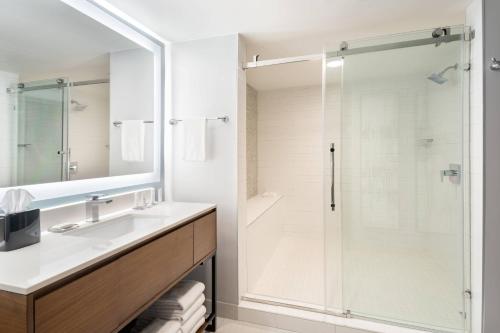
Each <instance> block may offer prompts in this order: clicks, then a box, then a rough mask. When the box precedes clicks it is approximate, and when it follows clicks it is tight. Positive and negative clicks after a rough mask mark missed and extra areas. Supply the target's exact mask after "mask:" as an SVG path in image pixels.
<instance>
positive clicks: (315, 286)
mask: <svg viewBox="0 0 500 333" xmlns="http://www.w3.org/2000/svg"><path fill="white" fill-rule="evenodd" d="M266 267H267V269H266V270H265V271H264V273H263V274H262V276H261V277H260V279H259V280H258V281H257V283H255V288H254V289H253V290H250V293H251V294H256V295H262V296H270V297H274V298H278V299H283V300H290V301H295V302H301V303H305V304H310V305H313V306H314V305H318V306H320V305H322V304H324V297H325V296H324V272H323V246H322V238H321V237H320V236H319V237H301V236H293V235H287V236H284V237H283V238H282V239H281V240H280V242H279V244H278V246H277V247H276V251H275V252H274V254H273V255H272V257H271V259H270V260H269V263H268V265H267V266H266Z"/></svg>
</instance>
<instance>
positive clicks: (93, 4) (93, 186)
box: [0, 0, 168, 206]
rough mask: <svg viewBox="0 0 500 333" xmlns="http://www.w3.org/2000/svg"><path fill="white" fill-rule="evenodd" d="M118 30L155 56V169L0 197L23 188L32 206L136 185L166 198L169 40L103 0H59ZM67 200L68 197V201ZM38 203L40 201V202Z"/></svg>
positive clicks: (29, 187)
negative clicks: (166, 93)
mask: <svg viewBox="0 0 500 333" xmlns="http://www.w3.org/2000/svg"><path fill="white" fill-rule="evenodd" d="M58 1H60V2H62V3H64V4H66V5H68V6H70V7H72V8H73V9H75V10H77V11H79V12H80V13H81V14H82V15H86V16H88V17H89V18H91V19H94V20H95V21H97V22H98V23H100V24H102V25H104V26H106V27H108V28H109V29H111V30H113V31H115V32H116V33H118V34H120V35H122V36H124V37H125V38H128V39H130V40H132V41H133V42H135V43H136V44H138V45H140V46H142V47H144V48H145V49H147V50H149V51H151V52H152V53H153V57H154V60H153V61H154V103H153V106H154V158H153V172H148V173H140V174H132V175H124V176H111V177H102V178H89V179H82V180H73V181H63V182H54V183H44V184H34V185H25V186H17V187H4V188H0V198H1V197H3V195H4V193H5V192H6V191H7V190H9V189H12V188H23V189H26V190H28V191H29V192H31V193H32V194H33V196H34V197H35V200H36V201H35V202H34V203H33V205H35V206H38V205H41V206H46V205H47V204H48V203H49V202H51V203H52V204H60V203H62V202H65V201H73V200H75V199H78V198H80V199H81V197H82V196H83V195H86V194H88V193H92V192H97V191H98V192H103V193H107V192H116V191H117V190H120V189H122V190H124V191H125V190H130V189H133V188H144V187H155V188H160V189H161V191H162V194H163V198H165V193H164V181H165V167H164V164H165V161H164V155H165V154H164V151H165V150H164V147H165V143H164V138H165V135H164V133H165V125H164V124H165V66H166V57H165V49H166V46H168V44H167V42H166V41H164V40H162V39H161V38H160V37H158V36H157V35H155V34H154V33H152V32H151V31H149V30H148V29H146V28H145V27H143V26H142V25H141V24H139V23H138V22H136V21H134V20H133V19H131V18H130V17H128V16H127V15H125V14H124V13H123V12H121V11H119V10H117V9H116V8H115V7H113V6H111V5H110V4H109V3H107V2H106V1H103V0H58ZM65 199H66V200H65ZM37 202H39V204H37Z"/></svg>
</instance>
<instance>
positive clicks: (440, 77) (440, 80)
mask: <svg viewBox="0 0 500 333" xmlns="http://www.w3.org/2000/svg"><path fill="white" fill-rule="evenodd" d="M457 68H458V64H455V65H453V66H448V67H446V68H445V69H443V70H442V71H441V72H439V73H432V74H431V75H429V76H428V77H427V78H428V79H429V80H431V81H432V82H434V83H437V84H444V83H446V82H448V79H447V78H445V77H444V74H445V73H446V72H447V71H449V70H450V69H454V70H456V69H457Z"/></svg>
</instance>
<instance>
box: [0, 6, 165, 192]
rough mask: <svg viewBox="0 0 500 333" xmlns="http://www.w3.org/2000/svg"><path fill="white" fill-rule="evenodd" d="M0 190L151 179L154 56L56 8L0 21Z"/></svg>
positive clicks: (0, 15)
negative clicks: (111, 179) (127, 178)
mask: <svg viewBox="0 0 500 333" xmlns="http://www.w3.org/2000/svg"><path fill="white" fill-rule="evenodd" d="M0 41H1V42H0V147H1V151H2V158H1V159H0V187H10V186H20V185H31V184H41V183H52V182H61V181H69V180H81V179H89V178H99V177H109V176H121V175H130V174H138V173H148V172H152V171H153V169H154V165H153V163H154V128H155V127H154V126H153V125H154V122H155V117H154V116H155V112H154V54H153V53H152V52H150V51H149V50H147V49H145V48H143V47H141V46H139V45H138V44H136V43H134V42H133V41H131V40H129V39H127V38H125V37H124V36H122V35H121V34H118V33H117V32H115V31H113V30H111V29H110V28H108V27H106V26H104V25H102V24H101V23H99V22H97V21H95V20H93V19H92V18H90V17H88V16H86V15H83V14H82V13H80V12H79V11H77V10H75V9H73V8H72V7H70V6H68V5H66V4H64V3H63V2H61V1H59V0H37V1H33V0H16V1H4V2H3V3H2V10H1V11H0Z"/></svg>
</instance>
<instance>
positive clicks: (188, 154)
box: [182, 118, 207, 161]
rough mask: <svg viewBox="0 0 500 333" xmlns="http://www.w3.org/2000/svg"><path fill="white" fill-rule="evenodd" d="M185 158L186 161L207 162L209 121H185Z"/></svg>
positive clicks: (183, 124)
mask: <svg viewBox="0 0 500 333" xmlns="http://www.w3.org/2000/svg"><path fill="white" fill-rule="evenodd" d="M182 126H183V131H184V148H183V151H184V156H183V159H184V160H185V161H205V158H206V141H207V140H206V128H207V120H206V119H204V118H200V119H184V120H183V121H182Z"/></svg>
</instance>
